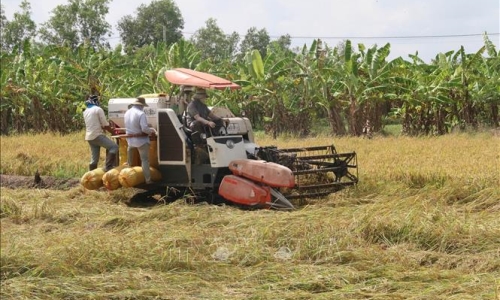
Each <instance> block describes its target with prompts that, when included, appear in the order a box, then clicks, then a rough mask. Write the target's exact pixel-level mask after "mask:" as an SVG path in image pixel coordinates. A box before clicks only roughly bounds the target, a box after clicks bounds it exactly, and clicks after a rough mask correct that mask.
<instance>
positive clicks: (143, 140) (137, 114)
mask: <svg viewBox="0 0 500 300" xmlns="http://www.w3.org/2000/svg"><path fill="white" fill-rule="evenodd" d="M145 106H148V105H147V104H146V99H144V98H143V97H138V98H137V99H136V100H135V102H134V103H132V104H131V106H130V108H129V109H128V110H127V112H126V113H125V115H124V121H125V133H126V135H127V143H128V148H127V162H128V165H129V166H132V158H133V154H134V149H137V150H138V151H139V155H140V157H141V167H142V172H143V174H144V179H145V181H146V184H150V183H152V181H151V172H150V170H149V145H150V142H149V135H151V134H156V130H155V129H154V128H151V127H149V126H148V121H147V118H146V113H144V107H145Z"/></svg>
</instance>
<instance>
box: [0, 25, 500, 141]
mask: <svg viewBox="0 0 500 300" xmlns="http://www.w3.org/2000/svg"><path fill="white" fill-rule="evenodd" d="M389 54H390V44H386V45H384V46H382V47H379V46H372V47H365V46H364V45H363V44H358V45H353V44H352V43H351V41H349V40H347V41H345V42H344V43H343V44H342V45H339V46H337V47H329V46H327V45H324V44H323V43H322V42H321V40H316V41H314V42H313V43H312V44H311V45H310V46H304V48H303V49H297V50H296V51H290V50H288V49H281V48H277V47H275V48H272V47H269V48H268V50H267V52H266V56H265V57H263V56H261V54H260V53H259V52H258V51H257V50H254V51H249V52H247V53H245V54H244V55H242V56H239V57H232V58H227V59H220V60H214V59H210V58H209V59H205V58H203V55H202V53H200V51H198V50H197V49H196V48H195V47H194V46H193V45H192V44H191V43H190V42H188V41H184V40H181V41H179V42H177V43H175V44H173V45H171V46H168V47H166V46H161V45H160V46H157V47H154V46H144V47H142V48H139V49H137V50H136V51H135V52H133V53H128V54H124V52H123V51H122V49H121V48H120V46H117V47H116V48H115V49H114V50H96V49H94V48H93V47H90V46H86V45H81V46H79V47H77V48H75V49H72V48H68V47H62V46H45V47H40V46H37V45H36V44H32V43H31V42H29V41H27V42H25V43H24V44H23V45H22V46H21V47H18V48H15V49H13V50H12V51H11V52H8V53H7V52H2V53H1V66H2V67H1V83H2V90H1V108H0V111H1V134H3V135H8V134H16V133H37V132H56V133H61V134H65V133H69V132H73V131H79V130H82V129H83V128H84V123H83V117H82V111H83V109H84V107H85V106H84V99H85V97H86V95H88V94H91V93H92V94H98V95H100V96H101V102H102V105H103V107H104V109H105V110H106V103H107V99H109V98H115V97H137V96H138V95H140V94H151V93H166V94H172V93H175V92H177V91H176V90H175V88H176V87H174V86H170V85H169V83H168V82H167V81H166V80H165V78H164V75H163V74H164V72H165V71H166V70H168V69H172V68H181V67H182V68H190V69H196V70H199V71H204V72H209V73H213V74H215V75H217V76H220V77H224V78H228V79H229V80H232V81H234V82H237V83H238V84H240V85H241V86H242V87H243V88H242V89H241V90H238V91H232V92H230V91H224V92H220V93H212V94H211V95H210V98H211V99H210V100H209V101H211V102H210V103H211V105H214V106H215V105H224V106H227V107H229V108H230V109H231V110H232V111H233V112H234V113H235V114H236V115H238V116H246V117H248V118H249V119H250V120H251V121H252V124H253V126H254V127H256V128H257V129H261V130H265V131H266V132H267V133H269V134H272V135H273V136H274V137H277V136H278V135H281V134H292V135H295V136H307V135H308V134H310V133H311V130H312V129H313V128H314V127H315V126H316V127H317V126H318V124H320V125H321V126H323V127H322V128H324V130H326V131H329V133H330V134H332V135H353V136H359V135H362V134H364V133H366V132H371V133H377V132H380V131H382V130H383V128H384V126H385V125H387V124H400V125H401V128H402V129H401V130H402V134H407V135H442V134H446V133H448V132H450V131H451V130H454V129H456V128H461V129H463V128H479V127H497V126H499V125H500V123H499V106H500V51H498V50H497V49H495V46H494V44H493V43H492V42H491V41H490V40H489V39H488V36H487V35H485V36H484V46H483V47H482V48H481V49H479V50H478V51H477V52H476V53H466V52H465V50H464V48H463V47H462V48H461V49H458V50H451V51H449V52H447V53H440V54H438V55H436V58H435V60H433V61H432V62H431V63H425V62H424V61H423V60H422V59H420V58H419V57H418V55H409V56H408V58H402V57H399V58H396V59H393V60H389V59H388V57H389Z"/></svg>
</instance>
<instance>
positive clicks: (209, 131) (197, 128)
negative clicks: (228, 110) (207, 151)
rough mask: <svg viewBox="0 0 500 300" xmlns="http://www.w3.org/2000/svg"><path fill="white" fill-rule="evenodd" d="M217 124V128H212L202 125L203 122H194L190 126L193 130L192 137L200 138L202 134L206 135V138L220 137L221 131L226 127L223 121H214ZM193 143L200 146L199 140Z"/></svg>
mask: <svg viewBox="0 0 500 300" xmlns="http://www.w3.org/2000/svg"><path fill="white" fill-rule="evenodd" d="M212 122H214V123H215V127H214V128H211V127H209V126H208V125H205V124H202V123H201V122H198V121H193V122H191V124H190V125H189V129H191V132H192V133H191V135H192V136H193V135H194V136H200V134H202V133H204V134H205V135H206V137H210V136H218V135H220V131H221V129H222V127H223V126H224V122H223V121H222V119H218V120H217V121H212ZM193 143H195V144H199V143H200V141H199V140H193Z"/></svg>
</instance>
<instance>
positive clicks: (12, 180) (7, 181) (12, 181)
mask: <svg viewBox="0 0 500 300" xmlns="http://www.w3.org/2000/svg"><path fill="white" fill-rule="evenodd" d="M79 184H80V179H79V178H69V179H60V178H54V177H50V176H41V177H39V179H38V180H36V179H35V176H18V175H3V174H1V175H0V186H1V187H7V188H12V189H16V188H24V189H26V188H37V189H53V190H68V189H71V188H73V187H76V186H78V185H79Z"/></svg>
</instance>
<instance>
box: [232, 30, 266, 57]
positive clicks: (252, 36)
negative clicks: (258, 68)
mask: <svg viewBox="0 0 500 300" xmlns="http://www.w3.org/2000/svg"><path fill="white" fill-rule="evenodd" d="M270 41H271V38H270V37H269V34H268V33H267V30H266V29H265V28H263V29H261V30H259V31H257V28H256V27H251V28H250V29H248V31H247V34H246V35H245V37H244V38H243V41H241V45H240V52H241V53H247V52H248V51H251V50H257V51H259V53H260V55H261V56H262V57H266V55H267V46H268V45H269V42H270Z"/></svg>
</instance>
